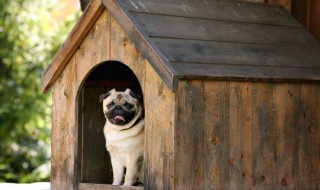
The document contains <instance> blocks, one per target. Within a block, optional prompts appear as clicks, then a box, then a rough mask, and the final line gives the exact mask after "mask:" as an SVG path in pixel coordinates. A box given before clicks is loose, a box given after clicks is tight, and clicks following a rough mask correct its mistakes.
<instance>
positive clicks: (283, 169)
mask: <svg viewBox="0 0 320 190" xmlns="http://www.w3.org/2000/svg"><path fill="white" fill-rule="evenodd" d="M273 96H274V100H273V103H272V104H273V106H274V109H275V134H276V147H275V148H276V149H275V150H276V153H275V154H276V157H275V164H276V176H275V177H276V178H275V185H274V187H275V188H276V189H295V188H297V187H298V179H299V176H298V173H299V172H298V168H299V161H298V160H299V157H298V147H299V135H298V134H299V130H298V123H297V113H298V105H297V100H298V85H296V84H278V85H275V87H274V92H273Z"/></svg>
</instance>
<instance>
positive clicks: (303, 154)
mask: <svg viewBox="0 0 320 190" xmlns="http://www.w3.org/2000/svg"><path fill="white" fill-rule="evenodd" d="M319 97H320V91H319V85H306V84H305V85H300V86H299V100H298V104H299V105H298V106H299V113H298V114H299V115H298V118H299V122H298V124H299V182H300V184H299V187H297V188H298V189H318V188H319V187H320V178H319V176H320V151H319V150H320V142H319V141H320V140H319V139H320V132H319V131H320V123H319V122H320V119H319V118H320V112H319V110H320V98H319Z"/></svg>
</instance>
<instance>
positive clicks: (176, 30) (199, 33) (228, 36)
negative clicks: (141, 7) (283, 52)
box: [132, 12, 315, 45]
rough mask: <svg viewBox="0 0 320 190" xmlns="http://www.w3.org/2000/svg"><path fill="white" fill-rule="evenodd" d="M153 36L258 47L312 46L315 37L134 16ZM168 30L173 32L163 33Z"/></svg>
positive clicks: (291, 30) (292, 30) (297, 30)
mask: <svg viewBox="0 0 320 190" xmlns="http://www.w3.org/2000/svg"><path fill="white" fill-rule="evenodd" d="M132 15H133V17H134V18H135V19H136V20H137V22H138V23H139V24H140V26H141V28H142V29H143V30H144V31H145V32H146V33H147V35H148V36H150V37H161V38H170V39H171V38H175V39H192V40H206V41H218V42H238V43H256V44H277V45H291V44H292V45H294V44H300V45H302V44H312V43H315V40H314V38H313V37H312V36H311V35H310V34H309V33H307V32H306V29H305V28H302V27H287V26H278V25H274V26H273V25H263V24H257V23H244V22H230V21H222V20H210V19H203V18H187V17H175V16H170V15H158V14H147V13H139V12H138V13H135V12H133V13H132ZM164 28H168V29H170V30H164Z"/></svg>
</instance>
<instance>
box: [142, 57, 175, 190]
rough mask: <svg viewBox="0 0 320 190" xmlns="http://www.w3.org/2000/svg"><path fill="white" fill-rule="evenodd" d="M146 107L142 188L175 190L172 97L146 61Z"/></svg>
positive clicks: (170, 92)
mask: <svg viewBox="0 0 320 190" xmlns="http://www.w3.org/2000/svg"><path fill="white" fill-rule="evenodd" d="M145 80H146V83H145V85H144V92H145V93H144V98H145V101H144V103H145V104H144V105H145V118H146V119H145V121H146V125H145V176H144V179H145V184H144V187H145V189H174V127H175V125H176V115H177V113H176V112H177V110H176V102H175V101H176V99H175V98H176V97H175V94H174V93H173V92H172V91H171V90H170V89H169V88H168V86H167V85H166V84H165V83H164V81H162V80H161V78H160V77H159V76H158V75H157V74H156V71H155V70H154V69H153V68H152V66H151V65H150V64H149V63H148V62H147V64H146V71H145Z"/></svg>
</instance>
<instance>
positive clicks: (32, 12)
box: [0, 0, 79, 182]
mask: <svg viewBox="0 0 320 190" xmlns="http://www.w3.org/2000/svg"><path fill="white" fill-rule="evenodd" d="M55 3H56V1H54V0H0V182H4V181H5V182H34V181H49V173H50V135H51V133H50V130H51V102H50V94H45V95H43V94H42V93H41V76H42V74H43V72H44V70H45V68H46V67H47V66H48V64H49V62H50V60H51V59H52V58H53V56H54V53H55V52H56V51H57V49H58V48H59V46H60V45H61V44H62V42H63V40H64V39H65V38H66V35H67V34H68V32H69V31H70V30H71V27H72V26H73V25H74V22H75V20H76V17H77V16H78V15H79V14H76V15H74V16H73V17H72V18H69V20H67V21H66V22H64V23H61V22H58V21H54V19H53V16H54V15H57V14H59V13H55V12H54V10H55V9H54V6H55Z"/></svg>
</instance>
